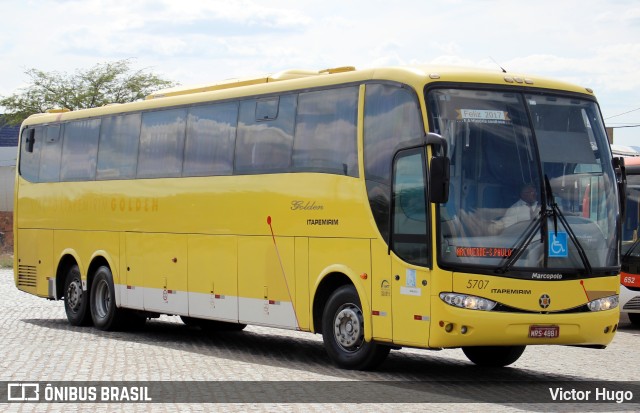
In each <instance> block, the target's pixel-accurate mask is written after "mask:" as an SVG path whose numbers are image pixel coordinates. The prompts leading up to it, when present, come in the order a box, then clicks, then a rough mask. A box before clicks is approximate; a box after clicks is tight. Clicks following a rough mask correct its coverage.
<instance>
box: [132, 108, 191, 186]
mask: <svg viewBox="0 0 640 413" xmlns="http://www.w3.org/2000/svg"><path fill="white" fill-rule="evenodd" d="M186 119H187V111H186V109H170V110H160V111H154V112H145V113H143V114H142V128H141V130H140V148H139V153H138V173H137V175H138V178H170V177H177V176H180V175H181V174H182V158H183V151H184V136H185V129H186Z"/></svg>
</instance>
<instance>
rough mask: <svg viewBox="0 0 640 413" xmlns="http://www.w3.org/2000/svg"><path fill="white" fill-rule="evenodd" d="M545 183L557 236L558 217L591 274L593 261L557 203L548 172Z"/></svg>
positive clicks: (549, 212)
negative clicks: (591, 261)
mask: <svg viewBox="0 0 640 413" xmlns="http://www.w3.org/2000/svg"><path fill="white" fill-rule="evenodd" d="M544 185H545V192H546V196H547V204H549V207H550V209H549V210H547V211H548V212H547V215H550V216H552V217H553V232H554V234H555V236H556V237H557V236H558V219H560V222H561V223H562V225H563V226H564V228H565V229H566V230H567V235H569V239H571V241H573V244H574V245H575V246H576V249H577V250H578V255H579V256H580V260H581V261H582V265H583V266H584V269H585V270H586V271H587V274H590V273H591V272H592V269H591V263H590V262H589V257H587V253H586V252H584V248H582V244H580V241H579V240H578V237H576V234H575V233H574V232H573V230H572V229H571V226H570V225H569V223H568V222H567V219H566V218H565V216H564V214H563V213H562V211H561V210H560V208H559V207H558V204H556V201H555V197H554V196H553V191H552V190H551V183H550V182H549V177H548V176H547V175H546V174H545V175H544ZM545 256H546V254H545Z"/></svg>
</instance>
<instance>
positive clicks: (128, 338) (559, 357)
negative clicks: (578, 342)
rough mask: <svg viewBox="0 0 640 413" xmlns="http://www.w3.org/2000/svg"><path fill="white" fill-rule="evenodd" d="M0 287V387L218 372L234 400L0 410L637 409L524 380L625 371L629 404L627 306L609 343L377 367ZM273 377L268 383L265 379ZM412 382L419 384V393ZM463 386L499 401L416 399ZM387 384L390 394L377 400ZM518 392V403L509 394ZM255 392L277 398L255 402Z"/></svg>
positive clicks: (605, 376)
mask: <svg viewBox="0 0 640 413" xmlns="http://www.w3.org/2000/svg"><path fill="white" fill-rule="evenodd" d="M0 297H1V299H0V331H1V335H0V381H2V382H3V383H2V385H3V386H7V383H6V382H19V381H27V382H60V381H75V382H81V383H82V382H89V383H94V382H105V381H109V382H110V381H116V382H119V381H163V382H180V383H181V382H192V381H196V382H198V383H191V384H189V389H191V390H193V392H194V394H196V395H197V397H199V398H202V396H203V394H198V392H210V391H211V386H212V382H220V386H219V387H218V388H217V389H219V390H220V391H223V392H226V393H225V394H219V396H221V397H222V398H221V400H226V401H238V402H239V403H225V404H222V403H206V404H205V403H161V404H160V403H143V404H79V403H75V404H72V403H65V404H62V403H49V404H45V403H42V404H36V403H23V404H18V403H10V404H8V403H5V404H2V402H3V401H4V400H0V411H12V412H31V411H52V412H58V411H60V412H63V411H64V412H69V411H71V412H74V411H92V412H111V411H132V412H133V411H136V412H137V411H153V412H162V411H168V412H174V411H193V412H205V411H230V410H231V411H257V412H271V411H292V412H297V411H305V412H306V411H318V412H327V411H329V412H343V411H357V412H360V411H385V412H400V411H402V412H404V411H481V410H482V411H540V412H543V411H550V410H552V411H637V410H640V404H637V403H636V404H634V405H630V404H624V403H623V404H596V405H593V404H589V405H585V404H580V405H577V404H550V403H546V404H543V403H539V404H535V403H531V394H530V393H527V391H529V390H526V389H525V385H526V384H527V383H530V384H531V390H530V391H531V392H535V391H538V390H536V389H535V387H536V386H540V385H541V384H542V385H543V386H544V387H550V386H553V383H556V386H564V388H565V389H568V388H569V386H570V383H571V382H575V381H579V380H602V381H616V382H619V381H630V382H635V384H633V383H632V384H633V385H634V386H636V388H637V389H638V391H637V392H635V393H634V401H635V402H638V401H639V399H640V345H639V343H640V329H637V328H633V327H632V326H631V325H630V323H629V322H628V319H627V318H626V316H623V318H622V319H621V324H620V330H619V332H618V333H617V335H616V337H615V339H614V341H613V343H612V344H611V345H610V346H609V347H608V348H607V349H605V350H590V349H583V348H573V347H560V346H540V347H529V348H527V350H526V351H525V353H524V355H523V356H522V357H521V358H520V360H518V361H517V362H516V363H514V364H513V365H512V367H510V368H506V369H496V370H483V369H480V368H478V367H476V366H473V365H471V364H470V363H469V362H468V361H467V359H466V357H465V356H464V355H463V353H462V351H460V350H445V351H440V352H435V351H425V350H414V349H403V350H401V351H392V353H391V355H390V356H389V358H388V359H387V360H386V361H385V362H384V363H383V364H382V365H381V367H380V368H379V369H378V370H377V371H374V372H356V371H344V370H339V369H337V368H335V367H333V366H332V365H331V364H330V363H329V361H328V359H327V357H326V355H325V354H324V350H323V347H322V338H321V336H319V335H311V334H309V333H297V332H290V331H286V330H277V329H269V328H262V327H252V326H249V327H247V328H246V329H245V330H244V331H243V332H237V333H224V334H223V333H212V332H204V331H201V330H199V329H197V328H190V327H187V326H185V325H184V324H182V323H181V322H180V320H179V318H177V317H165V316H163V317H161V318H160V319H158V320H152V321H149V322H148V323H147V325H146V327H145V328H144V329H143V330H141V331H137V332H108V333H107V332H101V331H98V330H96V329H94V328H92V327H84V328H80V327H72V326H70V325H69V324H68V323H67V321H66V317H65V314H64V308H63V304H62V302H51V301H47V300H45V299H40V298H37V297H34V296H31V295H29V294H26V293H23V292H20V291H18V290H17V289H16V287H15V286H14V285H13V274H12V272H11V271H10V270H0ZM274 381H275V382H278V383H277V385H273V382H274ZM547 381H548V382H549V383H550V384H547V383H546V382H547ZM523 383H524V384H525V385H523ZM568 383H569V384H568ZM200 384H202V386H200ZM213 384H215V383H213ZM412 385H417V386H419V388H418V389H417V390H418V393H416V392H414V391H413V390H416V388H413V387H412ZM523 389H524V390H523ZM547 390H548V389H545V390H544V392H545V396H546V392H547ZM181 391H182V390H181ZM468 391H472V394H475V395H478V394H484V395H485V396H486V397H487V399H486V400H489V401H494V400H498V401H499V403H496V402H493V403H485V404H480V403H458V404H451V403H449V402H446V403H418V402H419V401H424V398H425V397H427V398H428V397H433V400H443V399H438V397H443V398H444V401H449V400H451V399H455V398H456V396H457V394H460V395H461V396H465V395H468V394H471V393H467V392H468ZM256 392H257V393H256ZM387 393H388V394H389V398H390V399H391V400H393V401H394V402H395V403H379V401H380V399H383V398H386V397H387ZM5 394H6V393H5ZM306 394H307V395H309V397H312V398H313V397H315V398H317V399H320V400H319V401H325V400H326V401H340V402H342V403H298V402H299V401H300V399H304V397H305V395H306ZM367 394H369V395H370V396H371V398H372V399H373V400H376V403H366V401H367V397H370V396H366V395H367ZM416 394H418V397H416V396H415V395H416ZM405 395H406V396H405ZM520 396H522V398H523V400H525V401H526V403H518V404H514V403H512V401H513V400H514V399H516V400H517V399H518V397H520ZM363 397H364V399H363ZM534 398H535V397H534ZM263 399H264V400H268V401H276V402H277V403H276V402H273V403H272V402H269V403H256V401H258V400H263ZM474 400H476V401H480V400H482V398H480V399H479V400H477V399H474Z"/></svg>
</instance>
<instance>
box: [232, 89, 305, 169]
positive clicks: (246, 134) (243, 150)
mask: <svg viewBox="0 0 640 413" xmlns="http://www.w3.org/2000/svg"><path fill="white" fill-rule="evenodd" d="M296 101H297V95H285V96H280V97H279V98H273V99H266V100H263V99H260V100H246V101H243V102H241V103H240V113H239V119H238V135H237V139H236V148H235V171H236V172H237V173H240V174H251V173H269V172H286V171H288V170H290V166H291V149H292V147H293V128H294V118H295V113H296ZM276 102H277V103H276ZM276 104H278V107H277V109H276V108H274V105H276ZM274 116H275V118H274Z"/></svg>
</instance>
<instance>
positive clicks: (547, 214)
mask: <svg viewBox="0 0 640 413" xmlns="http://www.w3.org/2000/svg"><path fill="white" fill-rule="evenodd" d="M544 184H545V195H546V203H544V202H543V203H542V204H541V208H540V213H539V214H538V217H537V218H536V219H535V220H533V221H531V223H529V226H527V228H526V229H525V231H524V232H523V234H522V235H521V236H520V238H518V240H517V241H516V243H515V246H514V250H515V253H514V254H512V255H511V256H509V257H508V258H507V260H506V261H505V263H504V264H503V265H502V266H500V267H499V268H496V270H495V272H496V273H499V274H504V273H505V272H507V271H509V269H511V267H512V266H513V264H514V263H515V262H516V261H518V259H519V258H520V257H521V256H522V254H524V251H525V250H526V249H527V247H528V246H529V244H531V241H532V240H533V238H534V237H535V233H536V231H537V230H538V228H539V229H540V240H541V242H544V239H545V232H547V231H548V229H547V231H545V229H546V227H547V225H545V224H546V220H547V218H553V232H554V234H555V236H556V237H557V236H558V220H560V223H561V224H562V225H563V226H564V227H565V229H566V230H567V234H568V235H569V239H571V241H572V242H573V243H574V245H575V246H576V249H577V250H578V255H579V256H580V260H581V261H582V265H583V266H584V269H585V270H586V271H587V273H591V272H592V269H591V263H590V262H589V258H588V257H587V254H586V253H585V251H584V248H582V244H580V241H579V240H578V237H576V234H575V233H574V232H573V230H572V229H571V227H570V226H569V223H568V222H567V219H566V218H565V216H564V214H563V213H562V211H561V210H560V208H559V207H558V204H556V201H555V198H554V196H553V191H552V190H551V183H550V182H549V177H548V176H547V175H546V174H545V176H544ZM543 223H544V224H543ZM639 239H640V238H639ZM546 259H547V254H546V253H545V264H546ZM545 266H546V265H545Z"/></svg>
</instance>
